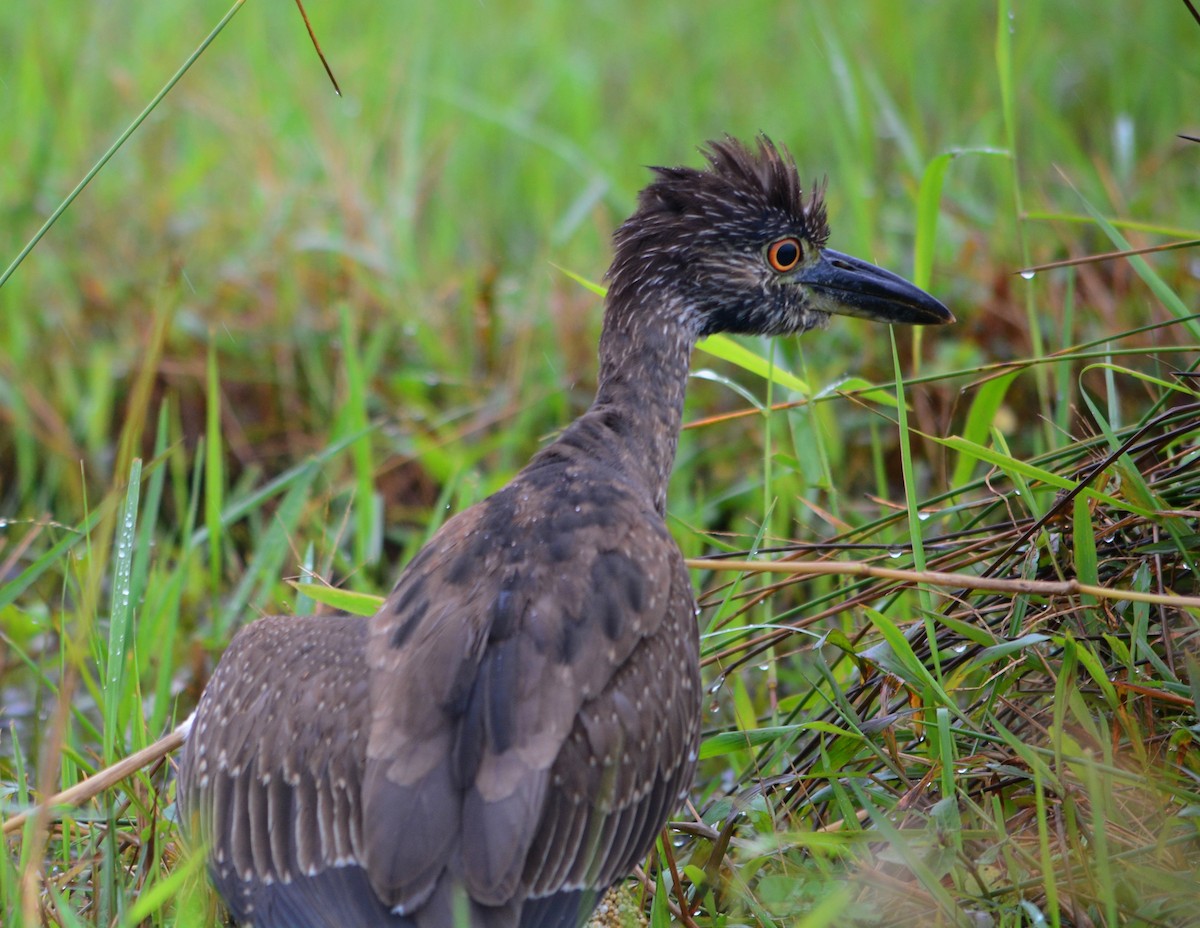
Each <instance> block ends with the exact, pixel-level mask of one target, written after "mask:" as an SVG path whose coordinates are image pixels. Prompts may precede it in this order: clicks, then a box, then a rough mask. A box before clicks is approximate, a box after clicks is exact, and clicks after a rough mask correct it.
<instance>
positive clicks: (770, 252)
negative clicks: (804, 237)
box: [767, 238, 802, 274]
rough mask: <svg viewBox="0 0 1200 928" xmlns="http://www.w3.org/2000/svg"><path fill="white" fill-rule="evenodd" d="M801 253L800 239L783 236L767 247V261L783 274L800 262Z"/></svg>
mask: <svg viewBox="0 0 1200 928" xmlns="http://www.w3.org/2000/svg"><path fill="white" fill-rule="evenodd" d="M801 254H802V251H801V248H800V240H799V239H795V238H781V239H780V240H779V241H777V242H772V243H771V245H770V247H768V248H767V263H768V264H769V265H771V267H772V268H774V269H775V270H777V271H779V273H781V274H782V273H784V272H786V271H790V270H791V269H792V268H794V267H795V266H796V265H797V264H799V263H800V255H801Z"/></svg>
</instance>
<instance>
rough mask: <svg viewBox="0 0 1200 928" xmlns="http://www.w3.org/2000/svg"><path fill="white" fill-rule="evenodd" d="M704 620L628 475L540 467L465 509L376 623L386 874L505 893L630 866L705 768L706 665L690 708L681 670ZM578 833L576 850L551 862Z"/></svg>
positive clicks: (381, 845) (375, 880) (370, 853)
mask: <svg viewBox="0 0 1200 928" xmlns="http://www.w3.org/2000/svg"><path fill="white" fill-rule="evenodd" d="M589 477H591V479H589ZM680 626H683V627H684V628H683V631H682V632H681V631H680ZM689 628H690V631H688V629H689ZM675 636H678V637H675ZM695 636H696V632H695V619H694V612H693V603H692V598H691V594H690V591H689V590H688V583H687V577H686V573H685V572H684V569H683V566H682V561H681V559H680V556H679V553H678V550H677V549H676V548H675V546H674V544H673V542H672V541H671V539H670V536H669V534H668V533H667V531H666V529H665V527H664V526H663V525H662V522H661V518H660V517H659V516H658V515H657V514H656V513H655V512H653V510H652V509H651V508H650V506H649V505H648V503H647V502H646V501H645V499H644V497H642V496H640V495H639V494H638V493H637V492H636V491H635V490H634V489H633V488H632V487H629V486H627V485H625V484H622V483H620V482H619V481H618V482H614V481H613V477H612V475H611V474H607V473H606V474H605V475H603V479H596V477H595V475H589V474H588V473H587V472H586V471H583V470H582V469H580V468H579V467H576V466H574V465H569V464H559V465H555V466H543V467H541V468H535V469H533V470H530V471H526V472H525V473H523V474H522V475H521V477H520V478H518V480H517V481H516V482H514V483H513V484H511V485H510V486H509V487H507V488H505V489H504V490H502V491H500V493H498V494H496V495H495V496H493V497H491V498H489V499H488V500H486V501H484V502H483V503H482V504H480V505H479V506H476V507H474V508H473V509H471V510H468V511H467V512H465V513H462V514H461V515H460V516H458V517H456V518H454V519H452V520H451V521H450V522H448V523H447V524H446V525H445V526H444V527H443V529H442V530H441V531H440V532H439V533H438V534H437V536H435V538H434V539H433V540H432V541H431V542H430V544H429V545H428V546H427V547H426V548H425V549H424V550H423V551H422V552H421V554H420V555H418V557H417V558H415V559H414V561H413V563H412V564H411V565H410V567H409V568H408V569H407V570H406V571H405V574H404V576H403V577H402V578H401V580H400V582H399V583H398V584H397V585H396V588H395V589H394V590H393V592H392V594H391V596H389V598H388V601H387V603H386V604H385V606H384V607H383V609H381V610H380V611H379V612H378V613H377V614H376V615H375V616H374V617H373V618H372V620H371V639H370V643H369V646H368V649H367V653H368V663H369V666H370V676H371V680H370V700H371V724H370V734H369V738H368V746H367V760H366V768H365V780H364V793H363V800H362V801H363V812H364V816H365V818H364V826H363V831H364V853H365V857H364V860H365V863H366V866H367V869H368V871H369V873H370V875H371V881H372V884H373V885H374V886H375V888H376V891H377V892H379V894H380V895H381V897H382V898H383V899H384V900H385V901H386V902H388V903H389V904H392V905H398V906H401V907H402V908H403V909H405V910H409V911H411V910H412V908H414V907H417V906H419V905H421V904H422V902H423V901H424V900H425V899H426V898H428V896H429V894H430V893H432V892H433V891H434V889H435V887H436V886H437V881H438V879H439V875H440V874H441V873H442V872H443V871H445V870H449V871H450V872H452V873H456V874H461V880H462V882H463V884H464V887H465V889H466V890H467V892H468V893H469V895H470V896H471V897H472V899H474V900H475V901H476V902H477V903H480V904H482V905H485V906H503V905H505V904H506V903H508V902H510V901H512V900H517V899H519V898H521V897H523V896H524V895H525V894H526V893H527V892H528V891H529V888H530V882H531V881H532V882H535V883H536V885H537V887H538V892H537V894H538V895H549V894H551V893H553V892H555V891H557V890H558V889H559V888H563V889H568V888H571V887H572V886H574V885H575V884H576V883H580V881H581V880H582V881H583V882H584V883H587V885H589V886H591V885H598V884H596V882H595V880H597V879H603V878H606V879H607V880H608V882H611V881H612V879H613V878H615V876H619V875H621V874H623V873H624V872H627V871H628V870H629V869H630V867H631V865H628V866H627V865H626V864H625V861H626V860H627V859H628V858H629V857H630V855H632V854H634V853H635V852H637V853H640V852H641V851H642V850H644V846H645V844H646V841H645V840H644V833H645V832H646V830H647V829H649V830H650V833H653V831H654V830H656V829H657V828H658V827H659V825H660V824H661V820H662V819H663V818H665V816H666V815H667V814H668V812H669V811H670V809H671V808H673V807H674V805H675V803H676V801H677V794H678V791H679V789H680V781H681V778H682V777H683V776H684V775H685V773H686V775H687V776H690V770H691V766H692V765H691V763H688V762H681V761H680V758H681V757H684V756H685V755H686V754H687V747H686V745H687V744H689V743H691V742H692V741H694V729H695V717H696V715H697V712H696V701H697V700H698V693H696V692H695V690H696V688H697V687H696V686H695V681H693V680H692V679H691V676H692V675H694V670H689V671H687V672H686V673H685V676H687V680H686V681H685V683H686V685H687V686H688V687H690V689H689V690H688V692H689V695H690V698H687V699H685V700H684V701H685V703H687V704H686V705H684V706H680V705H677V703H678V700H676V699H668V698H667V696H668V695H671V696H673V695H674V682H672V681H673V680H674V679H675V673H674V672H665V671H669V668H670V667H673V666H675V665H684V666H687V667H692V666H693V665H694V664H695V647H696V645H695ZM681 642H687V644H686V645H684V644H681ZM647 647H648V650H646V651H645V652H643V650H642V649H643V648H647ZM679 647H686V648H689V649H690V653H689V654H686V655H683V654H672V653H671V650H672V649H676V648H679ZM668 678H670V679H668ZM641 694H644V696H643V695H641ZM656 731H657V732H658V733H659V734H658V735H657V737H656V735H655V732H656ZM635 743H636V744H637V745H638V746H639V755H640V756H639V759H638V761H637V762H636V763H628V764H626V763H624V757H625V754H626V753H629V752H631V751H633V749H634V744H635ZM642 744H645V745H646V751H645V753H644V754H641V752H640V746H641V745H642ZM606 763H607V764H608V769H609V770H611V771H612V772H611V773H604V772H598V770H597V769H593V768H596V767H597V765H599V766H603V765H604V764H606ZM684 767H686V771H685V770H684ZM663 774H665V777H664V776H663ZM660 792H661V793H662V795H659V793H660ZM668 793H669V795H667V794H668ZM585 806H586V807H587V808H586V810H584V811H580V809H581V808H582V807H585ZM605 808H608V809H610V810H615V811H616V813H617V814H616V817H615V819H614V820H613V821H612V822H611V823H609V822H608V820H607V819H606V818H605V816H604V815H603V814H602V813H603V812H604V809H605ZM589 810H590V811H589ZM602 821H604V823H605V824H604V826H603V827H604V828H605V829H607V831H605V832H604V833H596V829H597V828H599V827H600V823H601V822H602ZM576 832H578V834H576ZM589 832H591V834H589ZM401 834H403V835H405V836H408V837H409V838H411V840H405V841H397V840H396V836H397V835H401ZM575 839H578V840H577V841H576V844H575V845H572V848H571V855H573V856H571V855H567V856H564V857H563V858H561V861H562V862H565V863H566V864H567V866H565V867H562V868H559V869H556V868H558V865H559V863H560V860H559V859H558V858H555V860H554V861H553V862H547V861H548V858H549V856H550V855H549V849H550V848H552V847H558V846H560V845H562V846H566V844H569V843H571V841H573V840H575ZM579 842H585V843H588V844H589V846H590V847H591V848H592V850H590V851H588V850H582V849H580V847H579V846H578V844H579ZM605 847H607V848H610V849H611V848H618V847H619V850H620V851H621V853H620V854H618V855H616V856H615V857H613V856H609V855H602V854H600V853H599V849H601V848H605ZM531 851H533V852H534V853H533V854H531ZM534 856H539V857H540V859H539V860H538V861H537V862H534V860H533V857H534ZM572 861H574V863H573V864H572V863H571V862H572ZM560 872H561V879H559V878H558V876H559V874H560ZM584 878H586V879H584ZM556 880H558V883H557V884H556ZM580 885H582V883H581V884H580Z"/></svg>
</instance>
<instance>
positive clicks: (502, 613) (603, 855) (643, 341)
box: [179, 137, 953, 928]
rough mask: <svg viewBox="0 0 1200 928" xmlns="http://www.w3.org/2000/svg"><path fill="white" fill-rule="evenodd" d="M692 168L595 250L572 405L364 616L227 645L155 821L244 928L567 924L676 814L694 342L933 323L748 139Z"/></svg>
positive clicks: (661, 175)
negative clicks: (603, 257)
mask: <svg viewBox="0 0 1200 928" xmlns="http://www.w3.org/2000/svg"><path fill="white" fill-rule="evenodd" d="M704 155H705V157H706V159H707V161H708V164H707V167H705V168H704V169H694V168H686V167H679V168H655V169H654V178H653V180H652V181H651V183H650V184H649V186H647V187H646V188H645V189H644V190H642V192H641V195H640V197H639V199H638V206H637V210H636V211H635V212H634V214H633V215H632V216H631V217H630V218H629V219H628V220H627V221H626V222H625V223H624V224H623V225H622V226H621V227H620V228H619V229H618V230H617V232H616V235H615V237H614V244H615V255H614V258H613V262H612V266H611V267H610V268H609V270H608V274H607V281H608V286H609V289H608V297H607V300H606V304H605V311H604V326H603V332H602V334H601V336H600V374H599V386H598V389H597V392H596V399H595V401H594V402H593V403H592V406H591V408H590V409H588V411H587V412H585V413H584V414H583V415H582V416H580V417H579V418H578V419H577V420H576V421H575V422H573V423H572V424H571V425H570V426H569V427H568V428H567V429H566V430H565V431H564V432H563V433H562V434H561V436H560V437H559V438H558V439H557V440H556V441H554V442H553V443H552V444H550V445H548V446H547V447H545V448H544V449H542V450H541V451H539V452H538V453H537V454H536V455H535V456H534V457H533V460H531V461H530V462H529V464H528V465H527V466H526V467H525V468H524V470H522V471H521V472H520V473H519V474H517V476H516V477H515V478H513V480H512V482H511V483H509V484H508V485H507V486H506V487H505V488H504V489H502V490H500V491H499V492H498V493H496V494H495V495H493V496H491V497H489V498H488V499H485V500H483V501H482V502H480V503H478V504H477V505H475V506H472V507H471V508H470V509H467V510H466V511H465V512H461V513H459V514H458V515H456V516H454V517H453V518H452V519H450V520H449V521H447V522H446V524H445V525H444V526H443V527H442V528H441V530H440V531H438V533H437V534H436V535H434V537H433V538H432V539H431V540H430V542H429V543H428V544H427V545H426V546H425V547H424V548H423V549H422V550H421V551H420V552H419V553H418V554H417V555H416V556H415V557H414V558H413V560H412V562H411V563H410V564H409V565H408V566H407V568H405V570H404V571H403V573H401V575H400V579H399V580H398V581H397V583H396V585H395V586H394V587H393V589H392V591H391V593H390V594H389V596H388V598H387V601H386V602H385V603H384V605H383V606H382V608H380V610H379V611H378V612H377V613H376V614H375V615H374V616H372V617H371V618H369V619H364V618H358V617H353V616H322V617H311V616H305V617H271V618H264V619H260V620H259V621H257V622H254V623H253V624H251V625H249V626H248V627H246V628H245V629H243V630H242V631H241V632H240V633H239V634H238V635H237V637H236V638H235V639H234V641H233V643H232V644H231V645H230V646H229V650H228V651H227V652H226V654H225V656H224V658H223V659H222V660H221V663H220V665H219V666H218V667H217V669H216V672H215V673H214V674H213V677H212V680H211V682H210V683H209V684H208V688H207V689H206V690H205V692H204V696H203V698H202V699H201V701H200V706H199V709H198V710H197V713H196V717H195V719H194V722H193V725H192V728H191V730H190V734H189V736H188V738H187V742H186V746H185V750H184V755H183V759H182V762H181V769H180V779H179V797H180V808H181V810H182V811H183V815H184V820H185V822H190V823H192V824H193V825H194V830H195V831H196V832H197V836H198V837H199V839H200V840H201V841H203V842H204V844H205V845H206V846H207V847H208V848H209V855H210V857H209V872H210V874H211V876H212V880H213V882H214V883H215V884H216V887H217V890H218V892H219V893H220V894H221V896H222V897H223V898H224V900H225V902H226V904H227V905H228V906H229V909H230V911H231V912H232V914H233V916H234V918H235V919H236V920H237V921H238V922H239V923H244V924H252V925H255V926H258V928H334V926H336V928H355V926H364V928H365V926H387V928H455V926H470V928H517V926H519V928H577V926H579V925H581V924H582V923H583V922H584V921H585V920H586V919H587V917H588V915H589V914H590V912H591V911H592V909H593V908H594V906H595V904H596V901H597V899H598V897H599V895H600V894H601V893H603V891H604V890H605V889H606V888H607V887H609V886H610V885H612V884H613V883H614V882H616V881H617V880H620V879H621V878H622V877H624V876H626V875H627V874H628V873H629V872H630V871H631V870H632V869H633V867H634V866H635V865H636V864H637V862H638V861H639V860H641V859H642V858H643V857H644V856H645V855H646V853H647V852H648V850H649V849H650V847H651V845H652V844H653V842H654V838H655V835H656V834H657V833H658V831H659V830H660V829H661V828H662V826H663V824H664V823H665V822H666V820H667V817H668V816H669V815H670V814H671V813H672V812H673V811H674V810H675V808H676V807H677V806H678V805H679V803H680V800H681V798H682V797H683V795H684V794H685V793H686V791H687V789H688V787H689V785H690V784H691V779H692V774H693V772H694V769H695V765H696V753H697V740H698V736H699V730H700V698H701V691H700V670H699V661H698V656H699V649H698V636H697V623H696V602H695V598H694V597H693V594H692V589H691V583H690V581H689V578H688V573H687V570H686V569H685V567H684V563H683V557H682V555H681V554H680V551H679V548H678V547H677V546H676V544H675V542H674V541H673V540H672V538H671V535H670V534H669V533H668V531H667V528H666V526H665V524H664V522H663V516H664V511H665V506H666V490H667V479H668V476H669V474H670V472H671V466H672V464H673V462H674V458H675V450H676V445H677V442H678V437H679V429H680V421H681V416H682V411H683V397H684V388H685V385H686V381H687V373H688V361H689V358H690V355H691V352H692V347H693V346H694V345H695V343H696V340H697V339H699V338H702V337H703V336H706V335H711V334H713V333H715V332H739V333H750V334H760V335H786V334H799V333H801V332H804V331H807V330H808V329H811V328H816V327H820V326H823V325H825V323H826V322H827V321H828V319H829V316H830V314H832V313H840V314H843V315H850V316H861V317H865V318H868V319H874V320H876V321H879V322H892V323H897V322H898V323H909V324H914V325H926V324H939V323H946V322H951V321H953V316H952V315H951V314H950V312H949V311H948V310H947V309H946V308H945V307H944V306H943V305H942V304H941V303H939V302H938V301H937V300H935V299H934V298H933V297H931V296H929V295H928V294H926V293H925V292H923V291H922V290H920V289H918V288H917V287H915V286H913V285H912V284H910V283H908V282H907V281H905V280H904V279H902V278H900V277H897V276H896V275H895V274H892V273H889V272H888V271H885V270H882V269H881V268H878V267H875V266H874V265H871V264H868V263H866V262H865V261H860V260H859V259H857V258H852V257H850V256H848V255H844V254H841V253H839V252H836V251H833V250H831V249H829V248H826V247H825V242H826V239H827V238H828V236H829V229H828V225H827V223H826V218H825V209H824V206H823V203H822V200H821V193H820V191H819V190H818V191H812V192H810V193H809V194H808V195H807V196H805V195H804V193H803V192H802V189H801V184H800V179H799V176H798V174H797V172H796V167H795V164H794V162H793V161H792V159H791V156H790V155H788V154H787V152H786V151H783V150H781V149H779V148H776V147H775V146H774V145H773V144H772V143H771V141H770V140H769V139H767V138H765V137H760V138H759V139H758V140H757V142H756V144H754V145H753V146H746V145H743V144H741V143H739V142H737V141H735V140H734V139H731V138H725V139H722V140H719V141H715V142H712V143H710V144H709V145H708V146H707V148H706V149H704Z"/></svg>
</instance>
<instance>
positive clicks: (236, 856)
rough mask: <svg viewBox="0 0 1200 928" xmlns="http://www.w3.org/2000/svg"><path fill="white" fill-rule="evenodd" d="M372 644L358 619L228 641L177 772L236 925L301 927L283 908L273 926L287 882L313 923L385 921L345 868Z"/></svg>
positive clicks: (308, 620) (268, 629) (274, 621)
mask: <svg viewBox="0 0 1200 928" xmlns="http://www.w3.org/2000/svg"><path fill="white" fill-rule="evenodd" d="M366 637H367V622H366V620H365V619H362V618H359V617H350V616H330V617H320V618H315V617H295V618H292V617H272V618H266V619H260V620H259V621H257V622H255V623H253V624H252V625H249V626H247V627H246V628H245V629H243V630H242V631H241V632H240V633H239V634H238V635H237V637H236V638H235V639H234V640H233V642H232V644H230V646H229V649H228V650H227V651H226V652H225V656H224V658H223V659H222V660H221V663H220V665H219V666H218V667H217V670H216V672H215V673H214V674H213V677H212V680H210V681H209V684H208V687H207V688H206V689H205V691H204V696H203V698H202V699H201V701H200V705H199V707H198V708H197V711H196V717H195V719H194V720H193V724H192V728H191V731H190V733H189V735H188V738H187V741H186V743H185V748H184V753H183V757H182V759H181V762H180V770H179V789H178V796H179V804H180V809H181V813H182V817H183V821H184V824H185V825H187V826H190V827H189V831H191V832H192V834H194V835H197V836H198V837H199V838H200V839H201V841H203V843H204V844H205V845H207V846H208V848H209V861H210V872H211V873H212V876H213V880H214V882H215V883H216V884H217V888H218V889H219V890H220V892H221V895H222V896H223V897H224V898H225V900H226V902H227V903H228V905H229V907H230V909H231V911H232V912H233V914H234V916H235V918H236V919H237V920H238V921H239V922H247V921H249V920H250V919H251V918H254V919H255V920H256V921H257V923H258V924H260V925H269V924H297V925H298V924H306V923H307V922H304V921H301V920H298V917H297V916H293V915H289V914H288V912H287V911H284V912H280V913H275V914H276V915H278V916H279V917H278V918H276V917H273V914H272V911H271V910H272V909H273V908H275V907H276V905H278V904H281V903H277V902H276V901H275V893H274V889H273V888H274V887H278V886H281V885H291V886H292V887H293V890H294V891H293V892H292V893H291V894H290V896H289V897H288V900H287V901H288V903H289V904H294V905H297V906H298V907H299V911H303V910H304V907H305V900H306V899H308V897H309V896H311V899H308V901H309V902H311V903H312V904H313V905H315V906H319V908H318V909H316V910H314V911H312V912H310V913H309V914H310V916H311V917H313V918H314V919H315V918H317V915H318V914H319V913H320V912H321V911H324V910H326V909H327V910H328V911H329V912H331V913H338V915H337V923H340V924H346V925H350V924H358V923H360V921H359V920H356V919H355V918H354V917H353V913H355V912H359V913H364V914H363V916H362V917H363V918H365V917H366V916H367V915H371V916H377V915H386V910H385V909H383V908H382V907H381V906H379V905H378V904H377V903H375V901H374V900H373V899H372V898H371V897H370V894H369V893H364V892H363V890H364V889H365V888H366V885H367V884H366V880H365V879H364V878H362V875H361V873H362V872H361V871H360V870H358V869H357V868H355V867H354V866H353V864H354V862H355V861H357V860H358V859H359V857H360V852H361V845H362V833H361V827H360V826H361V822H362V815H361V809H360V805H359V802H360V797H361V783H362V771H363V765H364V762H365V757H366V750H365V749H366V730H365V726H366V718H367V712H368V709H367V682H366V679H365V677H366V675H365V673H364V666H365V665H364V656H363V651H364V646H365V643H366ZM322 873H328V875H327V876H324V877H322V879H321V880H320V881H318V882H317V883H316V884H314V885H313V886H312V887H311V889H312V893H308V892H307V890H306V889H305V887H306V886H307V884H308V883H309V881H310V878H313V877H316V876H317V875H318V874H322ZM356 881H357V883H358V884H360V885H355V883H356ZM312 923H313V924H329V923H333V922H322V921H320V920H319V919H318V920H315V921H313V922H312Z"/></svg>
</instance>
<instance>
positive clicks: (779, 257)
mask: <svg viewBox="0 0 1200 928" xmlns="http://www.w3.org/2000/svg"><path fill="white" fill-rule="evenodd" d="M799 260H800V249H799V248H797V247H796V243H795V242H780V243H779V244H778V245H776V246H775V264H776V265H777V266H778V267H791V266H792V265H793V264H795V263H796V262H797V261H799Z"/></svg>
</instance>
